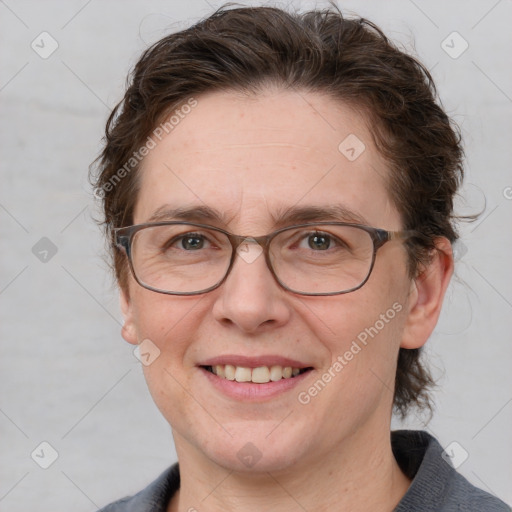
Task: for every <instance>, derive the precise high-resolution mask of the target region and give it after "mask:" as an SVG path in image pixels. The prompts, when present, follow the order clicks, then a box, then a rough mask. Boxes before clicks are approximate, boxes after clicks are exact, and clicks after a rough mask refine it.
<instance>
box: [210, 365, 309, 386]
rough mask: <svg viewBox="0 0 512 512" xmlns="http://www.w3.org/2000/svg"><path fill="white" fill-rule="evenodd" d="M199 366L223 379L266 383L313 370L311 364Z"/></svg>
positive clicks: (292, 377)
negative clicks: (302, 366)
mask: <svg viewBox="0 0 512 512" xmlns="http://www.w3.org/2000/svg"><path fill="white" fill-rule="evenodd" d="M201 368H203V369H204V370H206V371H207V372H209V373H211V374H213V375H216V376H217V377H219V378H221V379H224V380H228V381H236V382H239V383H243V382H247V383H252V384H267V383H269V382H278V381H280V380H288V379H294V378H296V377H298V376H299V375H303V374H304V373H307V372H309V371H311V370H313V367H312V366H308V367H304V368H300V367H294V366H281V365H272V366H257V367H255V368H251V367H249V366H235V365H232V364H216V365H205V366H201Z"/></svg>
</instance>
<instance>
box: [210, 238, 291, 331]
mask: <svg viewBox="0 0 512 512" xmlns="http://www.w3.org/2000/svg"><path fill="white" fill-rule="evenodd" d="M286 293H287V292H286V291H285V290H283V289H282V288H281V287H280V286H279V284H278V283H277V282H276V281H275V279H274V277H273V275H272V273H271V271H270V269H269V268H268V266H267V263H266V261H265V255H264V254H263V250H262V248H261V246H259V245H258V244H257V243H256V242H254V243H251V242H243V243H242V244H241V245H240V246H239V247H238V249H237V254H236V256H235V260H234V262H233V267H232V268H231V272H230V273H229V275H228V277H227V278H226V280H225V281H224V283H222V285H221V286H220V287H219V288H218V296H217V298H216V301H215V304H214V306H213V314H214V317H215V318H216V320H217V321H219V322H221V323H224V324H226V325H235V326H237V327H238V328H239V329H240V330H241V331H244V332H246V333H251V334H254V333H257V332H259V331H264V330H267V329H272V328H276V327H279V326H282V325H284V324H285V323H286V322H287V321H288V320H289V318H290V309H289V305H288V304H287V301H286Z"/></svg>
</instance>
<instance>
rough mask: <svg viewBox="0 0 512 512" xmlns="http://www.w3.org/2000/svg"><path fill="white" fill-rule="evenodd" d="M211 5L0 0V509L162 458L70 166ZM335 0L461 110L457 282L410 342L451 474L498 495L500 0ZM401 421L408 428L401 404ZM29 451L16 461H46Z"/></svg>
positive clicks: (138, 479) (510, 408) (67, 501)
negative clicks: (416, 341)
mask: <svg viewBox="0 0 512 512" xmlns="http://www.w3.org/2000/svg"><path fill="white" fill-rule="evenodd" d="M243 3H244V4H246V5H247V4H248V3H247V2H243ZM220 4H221V2H214V1H213V0H208V2H207V1H206V0H189V1H187V2H176V1H166V2H159V1H144V2H143V1H136V2H123V1H120V0H117V1H110V2H99V1H98V0H92V1H89V2H87V1H85V0H80V1H66V2H64V1H53V2H51V1H48V2H36V1H15V0H4V1H0V52H1V54H0V55H1V68H0V69H1V74H0V102H1V116H0V130H1V133H0V135H1V138H0V140H1V142H0V144H1V155H2V174H1V186H0V226H1V238H0V240H1V252H0V261H1V275H0V300H1V319H0V329H1V330H0V332H1V358H0V372H1V373H0V379H1V382H0V390H1V391H0V393H1V394H0V429H1V436H0V449H1V455H0V460H1V463H0V464H1V470H0V510H1V511H10V512H18V511H24V512H25V511H27V510H29V509H33V508H37V510H39V511H40V512H44V511H52V512H54V511H57V510H74V511H77V512H78V511H91V510H95V509H96V508H97V507H98V506H102V505H104V504H105V503H107V502H109V501H111V500H113V499H114V498H118V497H120V496H123V495H125V494H128V493H131V492H134V491H136V490H139V489H140V488H142V487H143V486H144V485H146V484H147V483H148V482H149V481H150V480H152V479H153V478H154V477H156V476H157V475H158V474H159V472H160V471H161V470H163V469H164V468H165V467H167V466H168V465H169V464H170V463H171V462H173V461H174V460H175V459H176V455H175V452H174V448H173V443H172V438H171V432H170V427H169V426H168V425H167V423H166V422H165V420H164V419H163V418H162V417H161V416H160V414H159V412H158V411H157V409H156V407H155V406H154V405H153V402H152V400H151V398H150V396H149V394H148V392H147V390H146V385H145V382H144V380H143V377H142V372H141V369H140V366H139V363H138V361H137V360H136V359H135V357H134V356H133V353H132V349H133V347H132V346H130V345H128V344H127V343H125V342H124V341H123V340H122V338H121V336H120V323H121V316H120V313H119V308H118V301H117V294H116V291H115V287H114V286H112V283H111V278H110V276H109V274H108V272H107V269H106V265H105V263H104V262H103V260H102V255H103V241H102V238H101V235H100V230H99V228H98V227H97V226H96V225H95V224H94V221H93V218H94V217H97V216H98V212H97V210H96V206H95V202H94V199H93V197H92V194H91V190H90V188H89V185H88V182H87V167H88V165H89V163H90V162H91V161H92V160H93V158H94V157H95V156H96V154H97V152H98V150H99V148H100V138H101V137H102V134H103V128H104V123H105V120H106V118H107V115H108V112H109V109H111V108H112V107H113V106H114V105H115V103H116V102H117V101H118V100H119V99H120V98H121V95H122V91H123V84H124V80H125V76H126V73H127V71H128V69H129V68H130V67H131V66H132V65H133V64H134V63H135V62H136V59H137V56H138V55H139V53H140V52H141V51H142V50H143V49H144V48H146V46H147V45H148V44H149V43H151V42H153V41H155V40H157V39H158V38H160V37H162V36H163V35H164V34H165V33H166V31H167V30H169V27H170V29H171V30H178V29H181V28H184V27H185V26H187V25H189V24H190V23H192V22H193V21H196V20H197V19H199V18H201V17H204V16H206V15H208V14H209V13H211V12H212V11H213V8H214V7H217V6H219V5H220ZM253 4H259V2H253ZM275 5H279V4H275ZM281 5H283V4H281ZM293 5H294V6H296V7H301V8H306V7H310V6H313V5H314V4H313V2H298V1H297V2H294V3H293ZM318 5H324V4H322V3H321V2H318ZM340 5H341V7H342V8H343V9H344V10H346V11H354V12H357V13H359V14H361V15H363V16H367V17H368V18H370V19H371V20H373V21H375V22H376V23H377V24H379V25H380V26H381V27H382V28H383V29H384V31H385V32H386V33H387V34H388V35H389V36H391V37H392V38H393V39H395V40H398V41H402V42H403V43H404V44H405V45H406V46H407V47H409V48H411V46H412V44H413V41H415V47H416V52H417V54H418V55H419V56H420V58H421V59H423V61H424V62H425V63H426V64H427V65H428V67H429V68H431V69H432V73H433V75H434V78H435V79H436V81H437V84H438V86H439V90H440V95H441V97H442V100H443V103H444V105H445V107H446V108H447V110H448V111H449V113H450V114H451V115H453V116H454V118H455V119H456V120H457V122H459V123H460V124H461V125H462V128H463V132H464V136H465V140H466V150H467V179H466V185H465V188H464V195H463V198H461V199H460V200H458V211H459V212H461V213H468V212H472V211H475V210H478V209H480V208H483V207H484V206H485V208H486V209H485V212H484V214H483V215H482V217H481V219H480V220H479V221H478V222H477V223H474V224H472V225H465V226H462V227H461V231H462V234H463V238H462V240H463V243H462V245H460V246H459V248H458V249H457V259H458V262H457V274H458V277H459V280H458V281H457V280H455V281H454V282H453V283H452V285H451V288H450V292H449V294H448V298H447V303H446V307H445V312H444V314H443V317H442V319H441V321H440V324H439V326H438V328H437V330H436V333H435V334H434V336H433V337H432V339H431V341H430V342H429V344H428V352H429V355H430V357H431V360H432V364H433V366H434V371H435V373H436V375H438V376H439V377H440V385H441V387H440V389H439V391H438V392H437V393H436V395H435V399H436V402H437V406H438V407H437V411H436V414H435V416H434V418H433V420H432V421H431V422H430V423H429V425H428V430H429V431H431V432H432V433H434V434H435V435H436V436H437V437H438V438H439V440H440V441H441V443H442V444H443V446H447V445H449V444H450V443H451V442H453V441H456V442H457V443H459V444H460V446H461V447H463V449H464V450H466V451H467V452H468V454H469V457H468V458H467V460H466V461H465V462H464V463H463V464H462V465H461V466H460V468H459V470H460V471H461V472H462V473H463V474H464V475H466V476H467V477H468V478H469V480H471V481H472V482H473V483H475V484H476V485H478V486H480V487H482V488H484V489H486V490H487V491H489V492H491V493H493V494H496V495H497V496H499V497H501V498H502V499H503V500H505V501H507V502H508V503H512V486H511V482H512V468H511V460H512V440H511V436H510V431H511V425H512V386H511V383H512V378H511V372H510V366H511V365H510V363H511V356H512V340H511V335H510V328H511V326H512V322H511V318H512V292H511V289H512V286H511V284H512V279H511V273H510V252H511V249H512V233H511V229H510V227H511V222H510V221H511V213H512V200H511V199H510V197H512V189H511V188H507V187H511V186H512V175H511V172H510V165H511V161H512V158H511V156H512V155H511V144H510V133H511V130H510V128H511V126H510V125H511V119H512V108H511V106H512V99H511V97H512V67H511V66H510V60H509V58H508V52H509V50H510V47H511V43H512V35H511V34H512V33H511V31H510V22H511V21H512V4H511V2H510V0H508V1H507V0H504V1H496V0H485V1H483V0H481V1H452V2H446V1H444V0H443V1H430V2H426V1H421V0H415V1H414V2H413V1H408V0H401V1H388V2H379V1H376V0H374V1H365V2H362V1H347V2H341V3H340ZM43 31H47V32H49V33H50V34H51V36H52V37H53V38H54V39H55V40H56V41H57V42H58V45H59V47H58V49H57V50H56V51H55V52H54V53H53V54H52V55H51V56H50V57H49V58H47V59H42V58H41V57H40V56H39V55H38V54H37V53H36V52H35V51H34V50H33V49H32V48H31V42H32V41H33V40H34V39H35V40H36V43H37V41H40V37H39V34H40V33H41V32H43ZM453 31H457V32H459V33H460V34H461V36H462V37H463V38H464V39H465V40H466V41H467V42H468V43H469V48H468V49H467V51H465V52H464V53H463V54H462V55H461V56H460V57H458V58H457V59H453V58H451V57H450V56H449V55H448V54H447V53H446V52H445V51H444V50H443V48H442V47H441V43H442V41H443V40H445V38H446V37H447V36H448V35H449V34H451V33H452V32H453ZM448 41H450V39H449V40H448ZM39 44H41V43H39ZM45 44H48V43H45ZM449 44H450V45H452V46H455V49H457V48H460V46H459V47H457V46H456V45H459V44H461V41H458V42H457V40H455V42H454V43H453V44H452V43H449ZM45 47H46V48H48V46H45ZM42 237H48V238H49V239H50V240H51V241H52V242H53V244H55V246H56V248H57V253H56V254H55V255H54V256H53V257H51V258H50V255H51V253H50V254H49V256H48V261H47V262H42V261H40V259H39V258H38V257H36V255H35V254H34V253H33V252H32V248H33V246H34V245H35V244H36V243H37V242H38V241H39V240H40V239H41V238H42ZM39 256H42V255H41V254H40V255H39ZM407 425H408V426H412V427H415V428H424V427H423V426H422V423H421V421H420V419H419V418H417V417H415V416H414V415H413V416H412V417H411V419H410V420H409V421H408V422H407ZM396 426H398V424H396ZM43 441H46V442H48V443H50V444H51V445H52V447H53V448H54V449H55V450H56V451H57V452H58V458H57V460H56V461H55V462H54V463H53V464H52V465H51V466H50V467H49V468H48V469H42V468H41V467H39V465H38V464H36V462H35V461H34V460H33V459H32V458H31V453H32V452H33V451H34V449H36V447H38V446H39V444H40V443H41V442H43ZM455 448H456V450H459V451H458V452H457V453H456V455H457V457H460V456H461V454H462V453H463V452H462V451H461V448H460V447H458V446H456V447H455ZM42 450H43V451H42V452H41V448H39V449H38V450H36V454H39V457H37V456H36V455H34V458H35V459H36V460H38V462H40V463H41V462H44V461H47V462H48V461H49V460H50V459H49V457H50V451H49V450H48V449H47V448H44V447H43V448H42Z"/></svg>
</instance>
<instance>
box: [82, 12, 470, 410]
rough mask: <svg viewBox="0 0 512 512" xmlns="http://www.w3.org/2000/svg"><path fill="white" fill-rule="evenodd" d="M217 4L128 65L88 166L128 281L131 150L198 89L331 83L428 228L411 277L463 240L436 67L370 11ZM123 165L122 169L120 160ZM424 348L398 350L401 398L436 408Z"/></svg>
mask: <svg viewBox="0 0 512 512" xmlns="http://www.w3.org/2000/svg"><path fill="white" fill-rule="evenodd" d="M232 7H233V6H232V5H231V4H228V5H226V6H223V7H221V8H220V9H218V10H217V11H216V12H215V13H214V14H212V15H211V16H210V17H208V18H207V19H205V20H202V21H200V22H199V23H197V24H195V25H194V26H192V27H190V28H188V29H186V30H183V31H181V32H177V33H173V34H170V35H168V36H167V37H165V38H163V39H162V40H160V41H158V42H157V43H155V44H154V45H153V46H151V47H150V48H148V49H147V50H146V51H145V52H144V53H143V54H142V56H141V57H140V59H139V61H138V62H137V64H136V66H135V68H134V69H133V71H132V72H131V74H130V77H129V83H128V87H127V90H126V93H125V95H124V98H123V99H122V101H121V102H120V103H119V104H118V105H117V106H116V107H115V108H114V110H113V111H112V113H111V115H110V117H109V119H108V121H107V125H106V136H105V146H104V149H103V151H102V153H101V154H100V156H99V157H98V158H97V160H96V162H97V163H98V172H97V174H95V175H92V180H93V184H94V185H95V187H96V191H100V194H99V195H100V196H101V197H102V199H103V208H104V215H105V219H104V224H105V228H106V232H107V236H108V237H109V240H110V244H111V252H112V255H113V266H114V269H115V274H116V277H117V280H118V282H119V283H120V285H121V286H126V283H127V275H128V274H127V273H128V269H127V265H126V261H125V259H124V258H125V256H124V254H123V253H122V252H121V251H119V250H118V249H117V248H116V246H115V244H114V243H113V239H112V229H113V228H116V227H121V226H127V225H130V224H132V223H133V211H134V206H135V202H136V199H137V192H138V183H139V180H138V173H137V170H138V168H139V165H138V163H137V162H132V163H131V164H130V165H131V167H128V168H127V167H126V163H127V162H131V160H130V159H131V158H132V155H133V154H134V152H136V151H137V150H138V149H139V148H140V147H141V145H143V144H144V142H145V141H146V139H147V138H148V136H149V135H150V134H151V133H152V131H153V130H154V129H155V127H156V126H157V125H158V124H159V123H161V122H162V120H163V119H165V118H166V116H169V115H170V114H171V113H172V111H173V109H176V108H177V107H178V106H179V105H180V104H183V103H184V102H186V101H187V100H189V99H190V98H191V97H192V96H194V97H198V96H199V95H200V94H202V93H206V92H213V91H229V90H231V91H238V92H242V93H246V94H249V93H253V94H257V93H258V92H259V91H261V90H263V88H264V87H266V86H269V85H273V86H277V87H280V88H282V89H290V90H301V91H311V92H317V93H325V94H328V95H329V96H330V97H332V98H333V99H335V100H338V101H342V102H345V103H347V104H349V105H352V106H355V107H356V108H358V109H360V110H361V111H362V112H364V115H365V116H366V118H367V121H368V122H369V123H371V125H370V126H371V133H372V137H373V139H374V142H375V144H376V147H377V148H378V150H379V151H380V153H381V154H382V155H383V157H384V158H385V159H386V161H387V162H388V165H389V168H390V178H389V182H388V191H389V194H390V197H391V198H392V200H393V202H394V204H395V206H396V208H397V209H398V211H399V213H400V215H401V218H402V222H403V228H404V229H414V230H417V231H419V232H421V233H422V234H423V237H422V238H421V239H418V240H415V241H414V242H413V243H410V244H408V246H407V250H408V255H409V258H408V259H409V271H410V275H411V277H414V276H415V275H417V273H418V272H419V269H421V268H422V266H423V265H425V264H426V263H428V261H429V257H430V256H431V254H432V251H433V250H434V247H435V246H434V241H435V238H436V237H440V236H443V237H446V238H448V239H449V240H450V241H451V242H454V241H455V240H456V239H457V232H456V230H455V226H454V215H453V197H454V194H455V193H456V191H457V188H458V186H459V185H460V183H461V181H462V177H463V166H462V159H463V149H462V146H461V137H460V132H459V130H458V128H457V126H456V125H455V124H454V123H453V122H452V120H451V119H450V118H449V117H448V116H447V115H446V113H445V112H444V110H443V109H442V108H441V106H440V104H439V101H438V98H437V92H436V88H435V85H434V83H433V80H432V77H431V75H430V73H429V71H428V70H427V69H426V68H425V67H424V66H423V65H422V64H421V63H420V62H419V61H418V60H416V59H415V58H414V57H412V56H410V55H408V54H406V53H404V52H403V51H401V50H399V49H398V47H397V46H396V45H395V44H393V43H392V42H391V41H389V40H388V38H387V37H386V36H385V35H384V34H383V33H382V31H381V30H380V29H379V28H378V27H377V26H376V25H375V24H373V23H372V22H370V21H368V20H366V19H363V18H351V19H347V18H345V17H344V16H343V15H342V13H341V12H340V11H339V10H338V9H337V8H336V7H335V6H334V5H332V6H331V7H332V8H328V9H324V10H314V11H310V12H306V13H293V14H292V13H289V12H286V11H283V10H281V9H278V8H271V7H243V8H232ZM121 169H125V172H123V173H121V174H122V179H117V180H114V178H119V177H120V170H121ZM420 353H421V350H420V349H412V350H406V349H400V352H399V356H398V368H397V374H396V381H395V391H394V407H395V410H396V411H397V412H398V413H400V414H401V415H402V416H405V415H406V413H407V411H408V408H409V406H411V405H416V406H418V407H420V408H425V407H427V408H430V407H431V404H430V400H429V394H428V388H429V387H430V386H432V385H433V380H432V378H431V376H430V374H429V372H428V370H427V369H426V368H425V366H424V365H423V363H422V362H421V360H420Z"/></svg>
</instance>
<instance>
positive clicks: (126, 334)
mask: <svg viewBox="0 0 512 512" xmlns="http://www.w3.org/2000/svg"><path fill="white" fill-rule="evenodd" d="M119 302H120V304H121V312H122V313H123V317H124V323H123V327H122V328H121V335H122V336H123V338H124V339H125V340H126V341H127V342H128V343H131V344H132V345H138V343H139V340H138V339H137V329H136V328H135V321H134V314H133V304H132V302H131V301H130V296H129V293H128V290H126V289H124V288H121V291H120V292H119Z"/></svg>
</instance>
